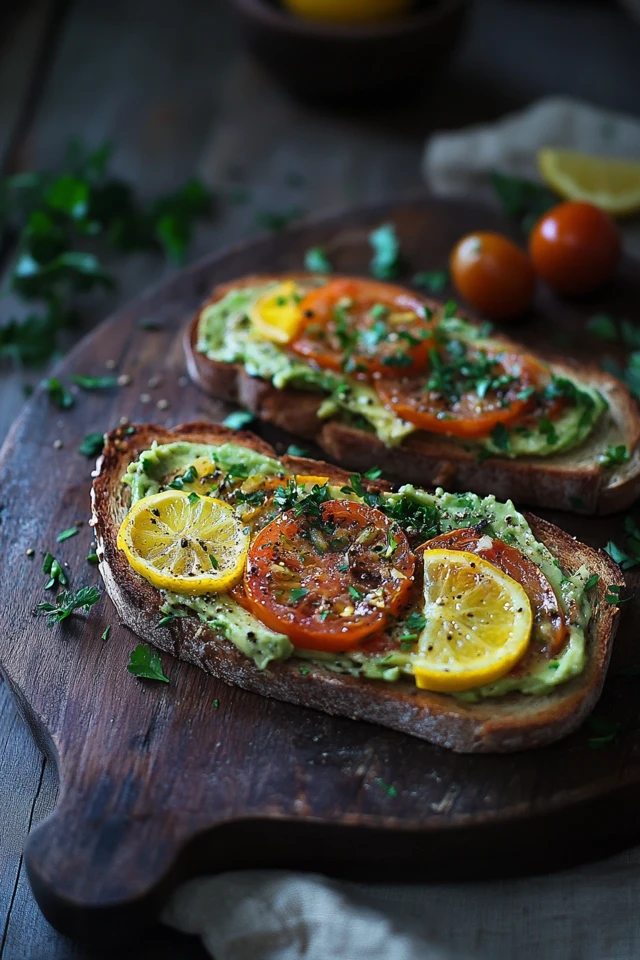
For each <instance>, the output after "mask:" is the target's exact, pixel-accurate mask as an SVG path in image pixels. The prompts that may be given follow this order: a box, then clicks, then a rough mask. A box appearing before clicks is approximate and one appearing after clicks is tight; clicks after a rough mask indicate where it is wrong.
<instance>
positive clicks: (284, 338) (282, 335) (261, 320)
mask: <svg viewBox="0 0 640 960" xmlns="http://www.w3.org/2000/svg"><path fill="white" fill-rule="evenodd" d="M300 300H301V297H300V294H299V293H298V287H297V285H296V284H295V283H294V281H293V280H286V281H285V282H284V283H279V284H278V286H277V287H273V288H271V289H270V290H268V291H267V292H266V293H264V294H263V295H262V296H261V297H258V299H257V300H256V301H255V303H254V304H253V306H252V307H251V309H250V310H249V318H250V320H251V322H252V324H253V327H254V330H256V331H257V332H258V333H259V334H260V335H261V336H263V337H266V339H267V340H272V341H273V342H274V343H290V341H291V340H293V338H294V337H295V335H296V333H297V332H298V328H299V326H300V323H301V322H302V313H301V311H300Z"/></svg>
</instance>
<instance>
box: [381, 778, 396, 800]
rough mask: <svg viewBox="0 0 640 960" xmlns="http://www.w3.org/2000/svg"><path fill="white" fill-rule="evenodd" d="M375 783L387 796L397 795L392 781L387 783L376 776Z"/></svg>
mask: <svg viewBox="0 0 640 960" xmlns="http://www.w3.org/2000/svg"><path fill="white" fill-rule="evenodd" d="M376 783H377V784H378V786H379V787H382V789H383V790H384V791H385V793H386V794H387V796H388V797H392V798H393V797H397V796H398V789H397V787H395V786H394V785H393V784H392V783H387V782H386V781H385V780H383V779H382V777H376Z"/></svg>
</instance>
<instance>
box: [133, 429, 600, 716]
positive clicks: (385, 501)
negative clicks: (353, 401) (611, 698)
mask: <svg viewBox="0 0 640 960" xmlns="http://www.w3.org/2000/svg"><path fill="white" fill-rule="evenodd" d="M196 462H200V463H201V462H206V463H209V464H211V465H212V466H213V467H214V468H215V471H216V479H217V482H218V484H219V486H218V490H217V491H216V493H215V495H216V496H217V497H221V496H223V493H222V492H221V491H222V490H223V489H224V484H225V482H228V481H229V480H231V481H232V482H236V483H237V482H238V481H239V480H240V481H242V482H243V483H244V482H246V480H248V479H249V478H254V477H255V478H257V479H259V478H260V477H261V476H266V477H269V476H271V477H273V476H280V477H282V476H286V471H285V469H284V467H283V465H282V464H281V463H280V462H279V461H278V460H275V459H271V458H269V457H265V456H263V455H261V454H259V453H256V452H255V451H253V450H250V449H248V448H246V447H243V446H240V445H236V444H233V443H226V444H223V445H222V446H218V447H216V446H210V445H207V444H196V443H189V442H185V441H176V442H174V443H169V444H162V445H157V444H154V445H153V446H152V447H151V448H150V449H149V450H146V451H144V453H142V454H141V455H140V457H139V458H138V459H137V460H136V461H134V462H133V463H131V464H130V465H129V467H128V468H127V470H126V473H125V474H124V476H123V478H122V479H123V483H125V484H126V485H128V486H129V488H130V490H131V505H132V506H133V504H134V503H136V502H137V501H138V500H140V499H141V498H143V497H147V496H150V495H151V494H155V493H159V492H160V491H162V490H165V489H167V488H168V486H169V484H170V483H171V482H175V478H176V477H178V476H181V475H183V474H184V473H185V471H187V470H188V469H189V467H191V466H192V465H193V464H194V463H196ZM329 490H330V494H331V496H332V497H333V498H335V499H345V493H344V492H342V491H341V488H339V487H330V488H329ZM349 498H350V499H358V497H357V495H356V494H355V493H354V492H352V493H351V494H350V495H349ZM379 502H380V506H379V509H381V510H383V511H388V515H390V516H393V517H394V519H396V520H397V522H398V523H399V524H400V526H401V527H402V528H403V529H404V530H405V532H411V531H412V530H413V532H414V533H415V532H416V531H418V532H419V533H421V532H422V530H426V529H428V534H427V535H425V536H424V537H423V539H427V538H428V537H431V536H435V535H437V534H441V533H447V532H448V531H450V530H455V529H462V528H465V527H470V526H480V527H481V529H482V532H483V535H484V534H487V535H488V536H490V537H494V538H499V539H501V540H503V541H505V542H506V543H507V544H510V545H512V546H514V547H517V548H518V549H519V550H521V551H522V552H523V553H524V554H526V555H527V557H529V559H530V560H532V561H533V562H534V563H535V564H536V565H537V566H538V567H539V568H540V570H541V571H542V572H543V573H544V575H545V576H546V578H547V579H548V581H549V583H550V584H551V586H552V587H553V589H554V591H555V593H556V597H557V599H558V602H559V605H560V607H561V609H562V610H563V612H564V614H565V617H566V621H567V627H568V636H567V641H566V644H565V646H564V648H563V649H562V651H561V653H560V655H559V656H558V657H557V658H556V659H555V660H551V661H550V660H549V659H548V658H547V657H546V656H540V657H537V658H536V657H534V658H532V659H531V660H530V661H527V666H526V670H520V671H518V670H513V671H512V672H511V673H509V674H507V675H506V676H504V677H502V678H501V679H500V680H497V681H495V682H494V683H491V684H488V685H486V686H484V687H480V688H478V689H476V690H473V691H470V692H467V693H460V694H455V696H457V697H459V698H461V699H465V700H469V701H473V700H477V699H479V698H482V697H498V696H502V695H504V694H507V693H510V692H512V691H520V692H522V693H527V694H536V695H542V694H544V693H547V692H549V691H550V690H551V689H552V688H553V687H555V686H557V685H558V684H561V683H564V682H566V681H568V680H570V679H571V678H572V677H574V676H576V675H577V674H579V673H580V672H581V671H582V670H583V668H584V664H585V631H586V628H587V625H588V622H589V618H590V612H591V611H590V606H589V602H588V598H587V592H586V591H585V583H586V581H587V580H588V579H589V571H588V570H587V569H586V568H585V567H582V568H581V569H580V570H578V571H577V573H575V574H573V575H568V574H567V573H566V572H564V571H563V570H562V569H561V567H560V564H559V562H558V561H557V560H556V559H555V558H554V557H553V555H552V554H551V553H550V551H549V550H548V549H547V547H546V546H544V544H542V543H539V542H538V541H536V539H535V537H534V535H533V533H532V531H531V528H530V526H529V524H528V523H527V521H526V519H525V518H524V517H523V516H522V514H520V513H518V511H517V510H516V509H515V507H514V506H513V504H512V503H511V502H510V501H507V502H506V503H499V502H498V501H496V499H495V497H493V496H489V497H485V498H481V497H478V496H476V495H475V494H470V493H469V494H452V493H445V492H444V491H443V490H442V489H438V490H436V491H435V493H427V492H426V491H424V490H421V489H419V488H416V487H413V486H411V485H405V486H403V487H401V488H400V489H399V490H398V491H397V492H394V493H387V492H382V493H381V494H380V501H379ZM236 509H240V508H239V507H236ZM163 600H164V602H163V606H162V608H161V609H162V612H163V613H164V614H165V615H168V614H171V615H173V616H176V617H185V616H192V617H193V616H195V617H197V618H198V619H199V620H201V621H202V622H203V623H206V624H207V625H208V626H210V627H211V628H212V629H213V630H214V631H216V632H217V633H219V634H221V635H222V636H224V637H225V638H226V639H227V640H228V641H230V642H231V643H233V644H234V645H235V646H236V647H237V648H238V650H240V651H241V652H242V653H243V654H244V655H245V656H247V657H250V658H251V659H252V660H253V661H254V663H255V664H256V666H257V667H259V668H260V669H265V668H267V667H268V665H269V663H271V662H272V661H278V660H286V659H289V658H290V657H295V658H298V659H299V661H300V665H301V670H303V671H304V670H305V669H307V665H309V666H314V665H315V666H317V667H319V668H322V669H325V670H330V671H333V672H336V673H343V674H344V673H346V674H351V675H353V676H362V677H365V678H369V679H376V680H384V681H387V682H391V683H394V682H398V681H401V680H402V679H403V678H407V679H409V678H411V677H412V675H413V667H412V661H413V659H414V657H415V656H417V655H418V654H419V650H416V649H415V645H412V644H406V643H405V644H403V643H402V642H401V641H402V637H403V636H406V634H407V623H406V621H407V619H408V618H409V617H410V616H411V614H412V613H416V614H419V613H420V612H421V606H420V602H419V601H416V603H415V607H414V609H413V610H407V611H406V613H404V614H403V616H402V617H401V618H398V621H397V622H396V623H395V624H394V625H393V626H391V627H389V628H387V632H388V633H390V634H391V636H392V638H393V639H394V640H395V641H396V645H395V647H394V649H392V651H391V652H386V653H382V654H375V653H371V652H365V651H364V650H358V649H355V650H350V651H348V652H345V653H342V654H333V653H331V654H329V653H322V652H318V651H309V650H299V649H298V650H296V649H295V648H294V646H293V644H292V643H291V641H290V640H289V638H288V637H286V636H285V635H284V634H281V633H276V632H274V631H273V630H270V629H269V628H267V627H266V626H265V625H264V624H262V623H261V622H260V621H259V620H258V619H256V617H254V616H253V615H252V614H251V613H249V612H248V611H247V610H245V609H244V608H243V607H241V606H240V605H239V604H238V603H236V601H235V600H234V599H233V598H232V597H231V596H230V595H229V594H211V595H207V596H204V597H188V596H183V595H179V594H175V593H167V592H164V594H163ZM407 646H408V647H410V649H405V647H407Z"/></svg>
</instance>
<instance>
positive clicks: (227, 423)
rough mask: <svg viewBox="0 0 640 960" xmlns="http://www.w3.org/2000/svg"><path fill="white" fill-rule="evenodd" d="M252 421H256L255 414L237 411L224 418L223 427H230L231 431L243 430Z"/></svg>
mask: <svg viewBox="0 0 640 960" xmlns="http://www.w3.org/2000/svg"><path fill="white" fill-rule="evenodd" d="M252 420H255V415H254V414H253V413H249V411H248V410H236V411H234V413H230V414H229V416H228V417H225V418H224V420H223V421H222V426H223V427H229V429H230V430H242V428H243V427H246V426H247V424H248V423H251V421H252Z"/></svg>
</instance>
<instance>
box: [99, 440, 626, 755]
mask: <svg viewBox="0 0 640 960" xmlns="http://www.w3.org/2000/svg"><path fill="white" fill-rule="evenodd" d="M127 430H131V428H124V427H123V428H119V429H117V430H115V431H114V432H113V433H112V434H110V435H109V437H108V440H107V443H106V446H105V449H104V452H103V454H102V456H101V457H100V458H99V460H98V464H97V469H96V474H95V479H94V483H93V487H92V497H91V499H92V512H93V520H92V522H93V524H94V526H95V538H96V544H97V553H98V557H99V560H100V564H99V569H100V573H101V575H102V577H103V580H104V582H105V585H106V588H107V592H108V593H109V596H110V597H111V599H112V601H113V602H114V604H115V606H116V609H117V611H118V614H119V615H120V617H121V619H122V621H123V622H124V623H125V624H126V625H127V626H129V627H130V628H131V629H132V630H133V631H134V632H135V633H136V634H137V635H138V636H140V637H141V638H142V639H144V640H146V641H148V642H149V643H152V644H154V645H155V646H156V647H158V648H160V649H161V650H164V651H166V652H167V653H170V654H172V655H173V656H177V657H179V658H180V659H183V660H186V661H189V662H190V663H193V664H195V665H196V666H198V667H200V668H201V669H203V670H205V671H206V672H208V673H211V674H212V675H213V676H215V677H217V678H218V679H220V680H223V681H225V682H226V683H229V684H235V685H237V686H240V687H243V688H244V689H246V690H250V691H252V692H254V693H259V694H262V695H264V696H267V697H274V698H276V699H279V700H284V701H287V702H289V703H294V704H298V705H300V706H305V707H313V708H316V709H318V710H322V711H324V712H326V713H329V714H334V715H339V716H345V717H351V718H353V719H356V720H366V721H370V722H372V723H378V724H381V725H383V726H386V727H390V728H392V729H394V730H399V731H402V732H404V733H408V734H411V735H412V736H416V737H419V738H422V739H424V740H428V741H430V742H431V743H434V744H438V745H440V746H442V747H447V748H449V749H451V750H454V751H456V752H459V753H500V752H512V751H516V750H523V749H527V748H529V747H539V746H542V745H544V744H548V743H551V742H553V741H555V740H558V739H560V738H561V737H564V736H566V735H567V734H568V733H570V732H571V731H573V730H575V729H576V728H577V727H579V726H580V724H581V723H582V722H583V720H584V719H585V717H586V716H587V715H588V714H589V713H590V712H591V710H592V709H593V707H594V705H595V703H596V702H597V700H598V698H599V696H600V693H601V690H602V685H603V683H604V678H605V675H606V670H607V666H608V663H609V658H610V655H611V648H612V643H613V639H614V636H615V632H616V629H617V623H618V616H619V611H618V609H617V608H616V607H613V606H611V605H609V604H607V603H606V602H605V599H604V596H605V591H606V586H607V585H608V584H611V583H619V584H621V585H622V584H623V578H622V575H621V573H620V571H619V569H618V567H617V565H616V564H614V563H613V561H612V560H611V559H610V558H609V557H608V556H607V555H606V554H605V553H603V552H602V551H599V550H594V549H593V548H591V547H588V546H585V545H584V544H581V543H579V542H578V541H576V540H574V539H573V538H572V537H570V536H569V535H568V534H566V533H565V532H563V531H562V530H560V529H559V528H558V527H555V526H553V525H552V524H549V523H547V522H546V521H543V520H541V519H539V518H537V517H534V516H530V515H528V520H529V522H530V523H531V526H532V529H533V531H534V533H535V535H536V536H537V537H538V538H539V539H540V540H542V541H543V542H544V543H546V544H547V545H548V546H549V547H550V549H551V550H552V551H553V552H554V554H555V555H556V556H557V557H558V558H559V559H560V562H561V564H562V566H563V568H564V569H566V570H567V571H575V570H577V569H578V567H580V566H581V565H582V564H583V563H584V564H586V565H587V567H588V568H589V570H590V571H591V572H592V573H597V574H598V575H599V578H600V581H599V583H598V585H597V586H596V587H595V588H594V589H593V591H592V592H591V594H590V600H591V601H592V604H593V616H592V619H591V622H590V625H589V628H588V631H587V649H588V661H587V666H586V668H585V670H584V671H583V673H582V674H581V675H580V676H578V677H576V678H574V679H573V680H571V681H570V682H568V683H566V684H563V685H561V686H559V687H557V688H555V689H554V690H553V691H552V692H551V693H550V694H548V695H545V696H542V697H536V696H526V695H523V694H510V695H508V696H506V697H503V698H500V699H494V700H485V701H482V702H480V703H477V704H467V703H461V702H458V701H456V700H455V699H454V698H453V697H447V696H444V695H440V694H435V693H429V692H427V691H422V690H418V689H417V688H415V687H413V686H412V685H410V684H409V683H399V684H389V683H385V682H384V681H373V680H364V679H360V678H356V677H350V676H342V675H337V674H332V673H330V672H329V671H327V670H323V669H322V668H321V667H318V666H316V665H309V666H310V669H309V672H308V673H305V674H302V673H301V672H300V662H299V661H296V660H293V661H285V662H278V663H271V664H270V665H269V667H268V668H267V669H266V670H258V668H257V667H256V666H255V665H254V664H253V661H251V660H250V659H249V658H247V657H245V656H244V655H243V654H241V653H240V651H238V650H237V649H236V647H235V646H234V645H233V644H232V643H230V642H229V641H227V640H225V639H224V638H222V637H220V636H218V635H216V634H215V633H214V632H213V631H211V630H210V629H209V628H207V627H205V626H204V625H203V624H202V623H201V622H199V621H198V620H197V619H195V618H192V617H186V618H181V619H177V620H174V621H173V623H172V624H171V625H170V626H168V627H163V628H160V629H158V628H157V627H156V624H157V622H158V620H159V619H160V616H161V615H160V613H159V606H160V597H159V594H158V592H157V591H156V590H155V589H154V588H153V587H152V586H151V585H150V584H148V583H147V582H146V581H145V580H144V579H143V578H141V577H140V576H139V575H138V574H137V573H135V572H134V571H133V570H132V569H131V568H130V567H129V565H128V563H127V561H126V559H125V557H124V555H123V554H122V553H121V552H120V551H119V550H118V549H117V546H116V537H117V532H118V527H119V524H120V522H121V520H122V518H123V517H124V515H125V512H126V509H127V507H126V490H125V489H123V485H122V483H121V477H122V474H123V473H124V471H125V469H126V466H127V465H128V464H129V463H130V462H131V461H132V460H134V459H136V458H137V457H138V456H139V454H140V453H141V452H142V451H143V450H144V449H148V447H149V446H150V444H151V442H152V440H153V439H157V440H158V442H160V443H162V442H171V441H172V440H176V439H185V440H190V441H192V442H202V443H211V444H220V443H224V442H225V441H227V440H232V441H233V442H235V443H240V444H243V445H245V446H247V447H250V448H251V449H254V450H257V451H259V452H261V453H264V454H265V455H267V456H275V451H274V450H273V449H272V448H271V447H270V446H269V445H268V444H266V443H264V441H262V440H260V439H258V438H257V437H254V436H253V435H251V434H249V433H246V432H242V433H234V432H233V431H230V430H228V429H226V428H224V427H219V426H215V425H214V426H212V425H210V424H186V425H183V426H179V427H176V428H175V429H174V430H172V431H169V430H166V429H164V428H161V427H154V426H150V425H147V426H138V427H135V428H133V432H131V433H127V432H126V431H127ZM280 459H281V460H283V462H284V464H285V466H286V467H287V469H291V470H293V471H296V472H302V473H309V472H312V473H316V474H317V473H321V474H323V475H327V476H330V477H331V478H332V479H334V480H335V481H336V482H342V481H344V480H345V479H346V478H347V474H346V473H345V472H344V471H342V470H340V469H339V468H336V467H334V466H332V465H329V464H321V463H320V462H318V461H309V460H307V459H304V458H297V457H283V458H280Z"/></svg>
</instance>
